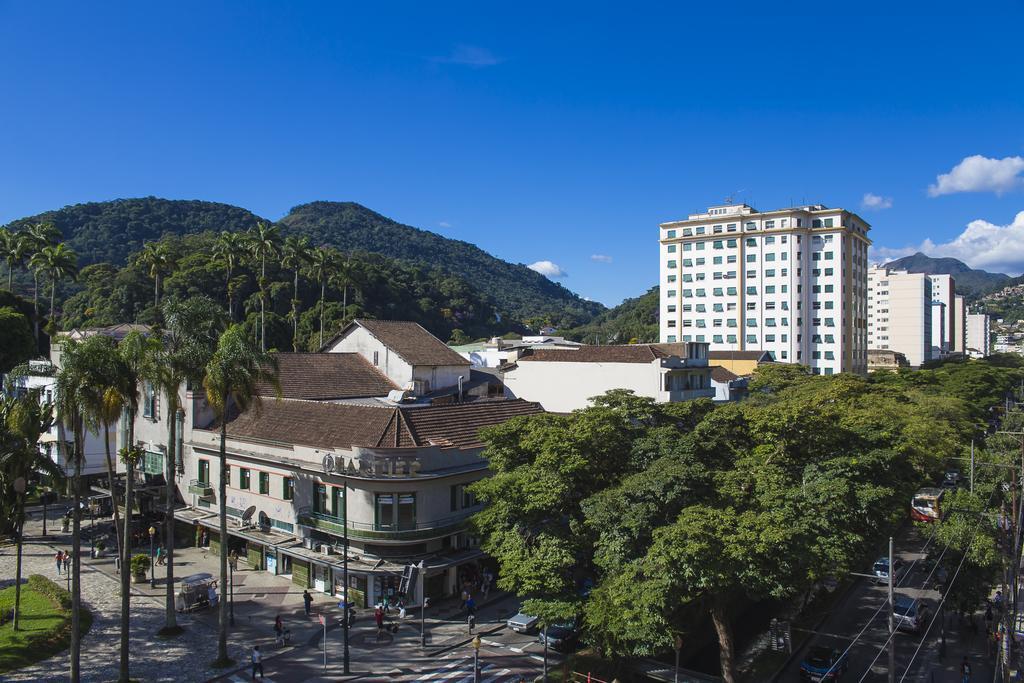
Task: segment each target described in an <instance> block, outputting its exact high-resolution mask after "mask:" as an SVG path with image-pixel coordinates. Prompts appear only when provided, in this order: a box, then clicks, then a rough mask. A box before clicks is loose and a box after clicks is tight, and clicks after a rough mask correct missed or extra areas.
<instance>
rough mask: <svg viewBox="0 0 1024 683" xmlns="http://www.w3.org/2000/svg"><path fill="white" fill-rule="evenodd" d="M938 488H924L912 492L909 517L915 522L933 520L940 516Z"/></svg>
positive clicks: (939, 490)
mask: <svg viewBox="0 0 1024 683" xmlns="http://www.w3.org/2000/svg"><path fill="white" fill-rule="evenodd" d="M945 493H946V492H945V491H944V490H942V489H940V488H925V489H921V490H920V491H918V492H917V493H915V494H914V498H913V499H912V500H911V501H910V519H912V520H914V521H915V522H934V521H936V520H939V519H941V518H942V496H943V494H945Z"/></svg>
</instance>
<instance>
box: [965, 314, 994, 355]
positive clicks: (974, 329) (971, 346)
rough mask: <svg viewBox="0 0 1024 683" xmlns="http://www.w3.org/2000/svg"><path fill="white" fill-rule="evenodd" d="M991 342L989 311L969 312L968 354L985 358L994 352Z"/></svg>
mask: <svg viewBox="0 0 1024 683" xmlns="http://www.w3.org/2000/svg"><path fill="white" fill-rule="evenodd" d="M989 343H990V338H989V317H988V313H968V314H967V355H969V356H971V357H972V358H984V357H985V356H987V355H989V354H991V353H992V349H991V347H990V346H989Z"/></svg>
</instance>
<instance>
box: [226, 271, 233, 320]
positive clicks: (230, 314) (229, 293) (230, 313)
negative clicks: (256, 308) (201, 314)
mask: <svg viewBox="0 0 1024 683" xmlns="http://www.w3.org/2000/svg"><path fill="white" fill-rule="evenodd" d="M227 272H228V279H227V283H226V285H227V290H228V320H229V321H230V322H232V323H233V322H235V303H234V301H232V298H233V297H232V296H231V294H232V292H231V268H228V269H227Z"/></svg>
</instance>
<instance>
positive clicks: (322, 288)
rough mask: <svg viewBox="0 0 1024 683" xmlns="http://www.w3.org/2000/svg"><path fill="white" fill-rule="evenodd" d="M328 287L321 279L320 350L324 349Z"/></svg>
mask: <svg viewBox="0 0 1024 683" xmlns="http://www.w3.org/2000/svg"><path fill="white" fill-rule="evenodd" d="M326 288H327V286H326V284H324V280H323V278H320V348H321V349H322V348H323V347H324V292H325V290H326Z"/></svg>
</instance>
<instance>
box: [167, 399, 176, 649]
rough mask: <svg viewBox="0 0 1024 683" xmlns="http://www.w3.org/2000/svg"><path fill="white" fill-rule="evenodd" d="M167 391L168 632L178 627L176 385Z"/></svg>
mask: <svg viewBox="0 0 1024 683" xmlns="http://www.w3.org/2000/svg"><path fill="white" fill-rule="evenodd" d="M173 393H174V397H173V398H172V397H171V391H168V392H167V462H166V463H165V465H166V466H165V467H164V477H166V482H165V484H166V486H165V487H164V497H165V498H166V501H165V502H166V504H167V506H166V509H165V511H164V543H165V544H166V545H167V548H165V550H166V551H167V604H166V606H165V616H164V628H165V629H166V630H167V631H168V632H170V631H172V630H175V629H177V628H178V616H177V614H176V613H175V611H174V498H175V495H174V447H175V444H176V443H177V441H178V435H177V431H178V387H174V389H173Z"/></svg>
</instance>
